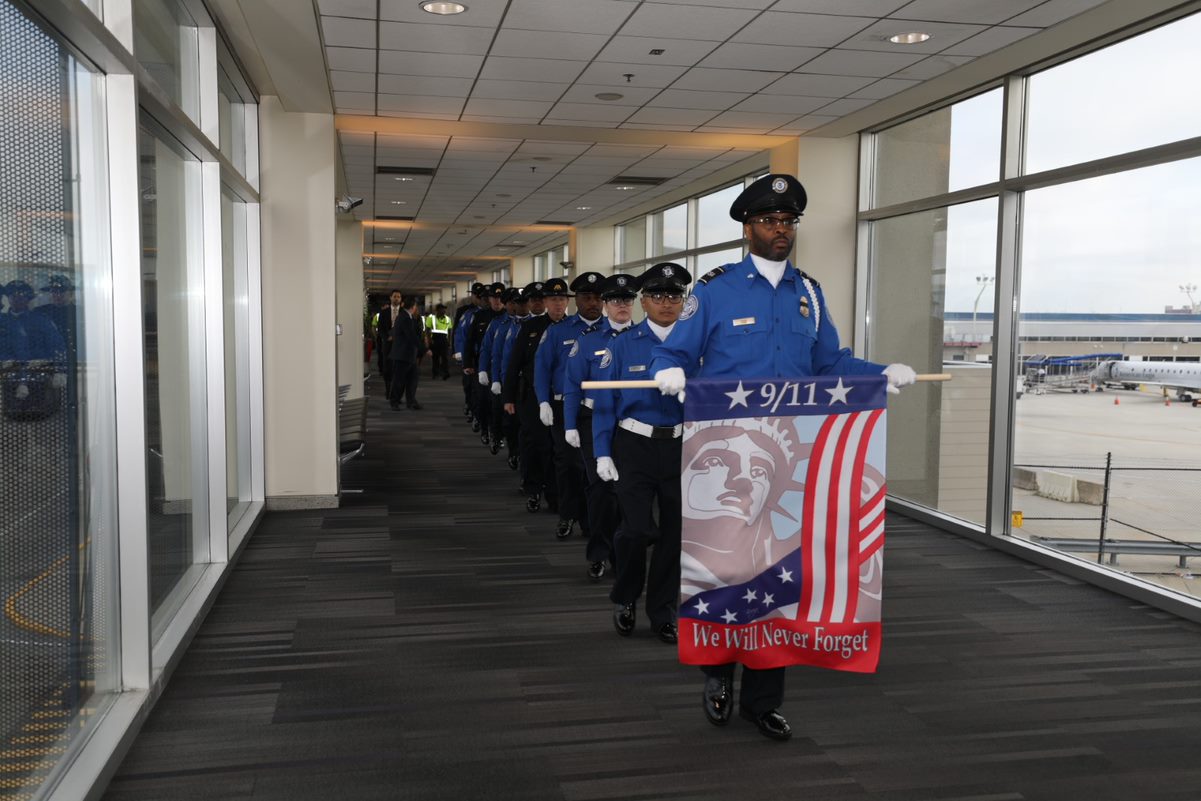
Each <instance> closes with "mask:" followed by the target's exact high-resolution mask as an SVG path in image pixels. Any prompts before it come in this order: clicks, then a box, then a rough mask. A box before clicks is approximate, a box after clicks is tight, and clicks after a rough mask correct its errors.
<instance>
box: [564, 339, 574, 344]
mask: <svg viewBox="0 0 1201 801" xmlns="http://www.w3.org/2000/svg"><path fill="white" fill-rule="evenodd" d="M563 344H564V345H574V344H575V340H574V339H565V340H563Z"/></svg>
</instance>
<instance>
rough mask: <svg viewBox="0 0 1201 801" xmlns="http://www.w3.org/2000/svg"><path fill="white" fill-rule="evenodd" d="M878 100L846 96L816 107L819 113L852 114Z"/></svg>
mask: <svg viewBox="0 0 1201 801" xmlns="http://www.w3.org/2000/svg"><path fill="white" fill-rule="evenodd" d="M875 102H876V101H875V100H873V99H872V98H868V97H844V98H842V99H841V100H835V101H834V102H832V103H830V104H828V105H825V106H822V107H821V108H818V109H814V110H815V111H816V112H817V113H818V114H822V115H827V116H835V117H841V116H844V115H846V114H850V113H851V112H852V111H858V110H859V109H861V108H866V107H867V106H870V105H871V104H872V103H875Z"/></svg>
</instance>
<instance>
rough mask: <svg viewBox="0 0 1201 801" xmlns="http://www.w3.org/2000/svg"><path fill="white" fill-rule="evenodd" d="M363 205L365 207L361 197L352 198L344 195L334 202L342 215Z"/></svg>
mask: <svg viewBox="0 0 1201 801" xmlns="http://www.w3.org/2000/svg"><path fill="white" fill-rule="evenodd" d="M361 205H363V199H362V198H361V197H351V196H350V195H342V197H340V198H338V199H337V200H336V201H334V207H335V208H337V210H338V211H339V212H341V213H342V214H346V213H347V212H349V211H350V210H351V209H353V208H355V207H356V206H361Z"/></svg>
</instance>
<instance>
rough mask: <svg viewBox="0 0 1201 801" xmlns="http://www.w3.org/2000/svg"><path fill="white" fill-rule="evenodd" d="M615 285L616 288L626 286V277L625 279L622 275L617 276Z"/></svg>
mask: <svg viewBox="0 0 1201 801" xmlns="http://www.w3.org/2000/svg"><path fill="white" fill-rule="evenodd" d="M617 285H618V286H625V285H626V277H625V276H624V275H619V276H617Z"/></svg>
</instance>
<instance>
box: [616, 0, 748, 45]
mask: <svg viewBox="0 0 1201 801" xmlns="http://www.w3.org/2000/svg"><path fill="white" fill-rule="evenodd" d="M757 13H758V12H756V11H753V10H750V9H738V8H712V7H708V6H695V7H693V8H689V9H688V10H687V12H681V10H680V7H679V5H669V4H666V3H643V4H642V5H641V6H639V7H638V10H637V11H635V12H634V15H633V16H632V17H630V19H629V21H628V22H626V24H625V26H624V27H623V28H622V29H621V32H622V33H623V34H626V35H629V36H661V37H663V38H665V39H705V40H717V41H725V40H726V39H728V38H729V37H731V36H733V35H734V33H735V32H736V31H737V30H738V29H739V28H741V27H742V26H743V25H746V24H747V23H748V22H750V21H751V20H752V19H753V18H754V17H755V15H756V14H757Z"/></svg>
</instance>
